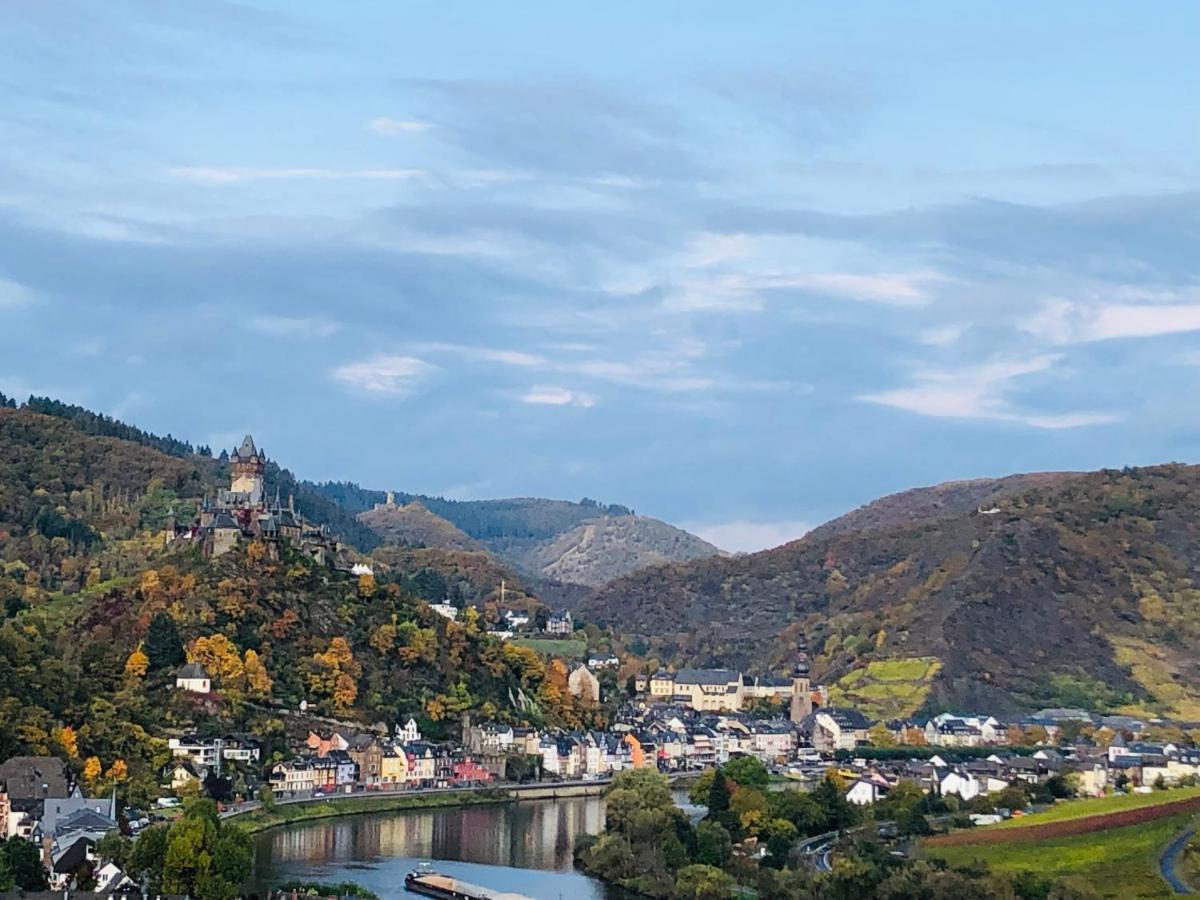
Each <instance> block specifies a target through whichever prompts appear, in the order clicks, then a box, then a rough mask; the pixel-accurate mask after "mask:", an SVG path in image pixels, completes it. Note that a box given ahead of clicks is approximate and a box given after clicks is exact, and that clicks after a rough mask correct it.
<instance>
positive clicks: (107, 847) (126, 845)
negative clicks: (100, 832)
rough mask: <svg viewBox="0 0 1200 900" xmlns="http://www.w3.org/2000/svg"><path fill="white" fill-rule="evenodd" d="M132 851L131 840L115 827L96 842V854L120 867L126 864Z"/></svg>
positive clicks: (122, 867)
mask: <svg viewBox="0 0 1200 900" xmlns="http://www.w3.org/2000/svg"><path fill="white" fill-rule="evenodd" d="M132 852H133V841H131V840H129V838H127V837H125V836H124V835H123V834H121V832H120V831H118V830H117V829H115V828H114V829H113V830H112V831H110V832H109V833H108V834H106V835H105V836H104V837H102V838H100V840H98V841H97V842H96V856H97V857H99V858H100V859H102V860H106V861H107V862H111V863H113V864H115V865H116V866H117V867H118V868H121V869H124V868H125V867H126V866H127V865H128V863H129V858H130V855H131V854H132Z"/></svg>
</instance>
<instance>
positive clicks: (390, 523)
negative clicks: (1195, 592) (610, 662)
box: [309, 482, 721, 602]
mask: <svg viewBox="0 0 1200 900" xmlns="http://www.w3.org/2000/svg"><path fill="white" fill-rule="evenodd" d="M309 487H310V488H311V489H312V490H315V491H319V492H320V493H321V494H323V495H324V496H326V497H328V498H329V499H331V500H334V501H336V502H337V503H339V504H340V505H341V506H342V507H343V508H344V509H346V510H347V511H350V512H357V513H358V514H359V521H360V522H362V523H363V524H365V525H369V526H371V527H372V528H373V529H374V530H375V532H376V535H377V536H378V538H379V539H380V540H382V541H383V542H385V543H396V544H400V545H405V546H413V545H421V544H422V543H423V544H424V545H426V546H430V547H447V548H451V549H454V548H464V547H465V541H464V539H466V540H469V541H474V542H478V543H477V544H476V546H481V547H483V548H486V549H487V550H488V551H489V552H491V553H493V554H495V555H496V556H497V557H499V558H500V559H502V560H504V561H505V562H506V563H508V564H510V565H512V566H515V567H516V568H518V569H519V570H521V571H522V572H524V573H526V574H527V575H528V576H530V577H531V578H534V579H547V580H548V581H551V582H558V583H561V584H575V585H588V586H595V585H600V584H603V583H604V582H606V581H609V580H610V579H613V578H617V577H619V576H621V575H625V574H628V573H630V572H634V571H637V570H638V569H643V568H645V567H647V566H654V565H659V564H662V563H664V562H676V561H682V560H689V559H699V558H702V557H705V556H713V555H716V554H718V553H720V552H721V551H720V550H718V548H716V547H714V546H713V545H712V544H709V543H707V542H706V541H703V540H701V539H700V538H698V537H696V536H695V535H693V534H689V533H688V532H686V531H684V530H683V529H681V528H676V527H675V526H673V525H669V524H667V523H666V522H662V521H659V520H658V519H651V518H648V517H646V516H637V515H634V513H633V511H632V510H630V509H629V508H628V507H625V506H621V505H619V504H616V503H609V504H604V503H598V502H596V501H595V500H590V499H588V498H586V497H585V498H584V499H582V500H580V501H579V502H578V503H575V502H571V501H568V500H543V499H539V498H536V497H515V498H509V499H504V500H446V499H444V498H442V497H427V496H423V495H417V494H404V493H398V494H396V495H395V500H396V503H397V504H398V505H397V507H396V508H395V509H391V510H378V511H376V510H375V506H376V505H377V504H382V503H383V502H384V500H385V499H386V494H385V493H384V492H382V491H369V490H366V489H364V488H361V487H359V486H358V485H357V484H352V483H349V482H326V483H325V484H318V485H309ZM439 521H440V522H441V524H440V525H439V524H438V523H439ZM569 596H570V595H567V594H564V595H561V599H562V600H563V601H564V602H568V597H569Z"/></svg>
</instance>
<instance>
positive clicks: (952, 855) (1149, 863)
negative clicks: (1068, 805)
mask: <svg viewBox="0 0 1200 900" xmlns="http://www.w3.org/2000/svg"><path fill="white" fill-rule="evenodd" d="M1036 818H1038V819H1039V820H1041V821H1045V820H1044V819H1042V818H1041V817H1036ZM1190 818H1191V817H1190V816H1187V815H1183V816H1173V817H1171V818H1168V819H1160V820H1159V821H1156V822H1148V823H1142V824H1139V825H1131V826H1128V827H1126V828H1114V829H1112V830H1110V831H1101V832H1095V833H1092V834H1080V835H1073V836H1071V837H1065V838H1057V839H1054V840H1046V841H1040V842H1038V843H1028V844H997V845H993V846H988V845H972V846H969V847H937V848H928V849H927V850H926V851H924V855H927V856H928V857H929V858H934V859H944V860H945V861H946V862H947V863H949V864H950V865H952V866H965V865H968V864H969V863H971V862H972V861H974V860H983V861H984V862H986V863H987V864H988V865H989V866H991V867H992V868H993V869H996V870H999V871H1004V872H1017V871H1021V870H1029V871H1034V872H1037V873H1039V874H1041V875H1047V876H1051V877H1055V878H1071V879H1077V880H1079V881H1081V882H1084V883H1086V884H1087V885H1089V886H1090V887H1091V888H1092V889H1093V890H1095V891H1098V892H1099V893H1100V895H1101V896H1103V897H1112V898H1120V900H1158V898H1165V897H1170V896H1173V895H1172V893H1171V891H1170V889H1169V888H1168V887H1167V884H1166V882H1165V881H1163V880H1162V878H1161V877H1160V875H1159V871H1158V857H1159V854H1160V853H1161V852H1162V850H1163V848H1165V847H1166V845H1167V844H1168V843H1169V842H1170V841H1171V839H1172V838H1173V837H1174V836H1175V835H1176V834H1178V833H1179V831H1180V830H1181V829H1182V828H1184V827H1185V826H1186V825H1187V823H1188V821H1189V820H1190Z"/></svg>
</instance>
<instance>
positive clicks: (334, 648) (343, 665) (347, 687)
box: [308, 637, 362, 711]
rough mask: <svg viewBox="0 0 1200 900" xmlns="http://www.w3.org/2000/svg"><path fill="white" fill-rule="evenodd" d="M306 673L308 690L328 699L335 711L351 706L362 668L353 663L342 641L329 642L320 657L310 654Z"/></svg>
mask: <svg viewBox="0 0 1200 900" xmlns="http://www.w3.org/2000/svg"><path fill="white" fill-rule="evenodd" d="M308 669H309V674H308V686H309V689H310V690H311V691H312V692H313V693H314V694H317V695H318V696H321V697H328V698H329V699H330V700H332V701H333V705H334V707H335V708H336V709H338V710H339V711H344V710H347V709H349V708H350V707H351V706H353V705H354V701H355V700H356V699H357V698H358V684H357V681H358V678H359V676H361V675H362V666H361V665H360V664H359V663H358V661H357V660H355V658H354V654H353V652H351V650H350V642H349V641H347V640H346V639H345V638H344V637H335V638H333V639H332V640H331V641H330V642H329V649H328V650H326V651H325V652H324V653H314V654H313V655H312V659H311V660H310V662H309V666H308Z"/></svg>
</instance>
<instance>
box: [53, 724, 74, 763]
mask: <svg viewBox="0 0 1200 900" xmlns="http://www.w3.org/2000/svg"><path fill="white" fill-rule="evenodd" d="M51 737H52V738H53V739H54V742H55V743H56V744H58V746H60V747H62V749H63V753H65V754H67V756H68V757H69V758H70V759H78V758H79V738H78V737H77V736H76V734H75V729H74V728H72V727H71V726H70V725H64V726H63V727H62V728H55V729H54V731H53V732H52V733H51Z"/></svg>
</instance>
